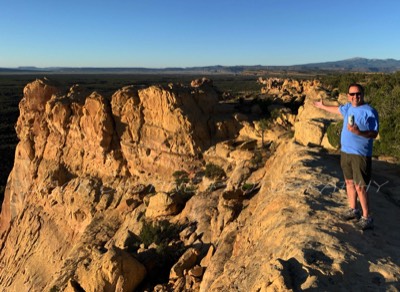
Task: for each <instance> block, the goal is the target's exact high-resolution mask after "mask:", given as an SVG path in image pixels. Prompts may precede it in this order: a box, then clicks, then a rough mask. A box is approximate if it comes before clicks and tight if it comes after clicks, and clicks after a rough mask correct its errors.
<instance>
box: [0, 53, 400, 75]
mask: <svg viewBox="0 0 400 292" xmlns="http://www.w3.org/2000/svg"><path fill="white" fill-rule="evenodd" d="M282 70H288V71H302V72H305V73H307V72H315V71H329V72H330V71H333V72H337V71H344V72H347V71H349V72H365V73H367V72H369V73H372V72H382V73H393V72H396V71H399V70H400V61H399V60H395V59H367V58H361V57H355V58H350V59H346V60H341V61H332V62H321V63H308V64H300V65H289V66H268V65H254V66H245V65H244V66H221V65H215V66H205V67H185V68H180V67H171V68H141V67H44V68H39V67H35V66H21V67H18V68H0V73H27V72H28V73H29V72H47V73H65V74H79V73H86V74H88V73H119V74H121V73H126V74H176V73H179V74H182V73H183V74H200V73H201V74H248V73H251V72H260V71H261V72H262V71H269V72H271V71H272V72H273V71H282Z"/></svg>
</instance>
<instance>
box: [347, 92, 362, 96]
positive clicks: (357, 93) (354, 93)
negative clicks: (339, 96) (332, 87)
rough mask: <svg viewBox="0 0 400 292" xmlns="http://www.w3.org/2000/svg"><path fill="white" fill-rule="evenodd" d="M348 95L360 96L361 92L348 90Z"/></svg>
mask: <svg viewBox="0 0 400 292" xmlns="http://www.w3.org/2000/svg"><path fill="white" fill-rule="evenodd" d="M349 95H350V96H354V95H357V96H361V95H362V93H361V92H351V93H350V92H349Z"/></svg>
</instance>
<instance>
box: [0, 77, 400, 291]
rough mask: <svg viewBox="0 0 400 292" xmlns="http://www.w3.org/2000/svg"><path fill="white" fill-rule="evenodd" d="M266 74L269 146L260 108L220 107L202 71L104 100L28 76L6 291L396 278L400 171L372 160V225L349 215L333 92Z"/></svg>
mask: <svg viewBox="0 0 400 292" xmlns="http://www.w3.org/2000/svg"><path fill="white" fill-rule="evenodd" d="M260 82H263V83H264V84H265V85H266V88H265V89H263V92H264V93H268V94H270V95H271V96H275V104H274V105H273V106H274V109H278V111H279V115H278V116H276V117H275V120H273V121H270V124H269V128H268V129H267V130H266V133H265V137H264V138H265V141H266V142H267V143H266V145H267V147H264V148H263V147H261V129H260V124H259V120H260V119H261V118H262V116H260V115H259V113H260V112H259V111H257V110H252V111H251V112H250V113H249V114H244V113H240V112H238V111H237V109H235V107H232V106H230V105H229V104H222V103H219V99H218V95H217V92H216V90H215V89H214V87H213V85H212V82H211V81H210V80H208V79H205V78H203V79H199V80H194V81H193V82H192V83H191V85H190V86H184V85H176V84H170V85H169V86H168V87H162V86H151V87H148V88H136V87H134V86H127V87H124V88H122V89H120V90H118V91H117V92H115V94H114V95H113V96H112V97H111V98H110V99H108V98H106V97H103V96H101V95H100V94H98V93H96V92H92V93H89V94H86V93H84V91H83V90H81V88H80V87H79V86H73V87H72V88H71V89H70V90H69V91H68V92H67V93H66V94H65V91H63V90H62V89H61V88H59V87H57V86H56V85H54V84H52V83H51V82H50V81H49V80H37V81H35V82H33V83H30V84H28V85H27V86H26V88H25V90H24V97H23V99H22V101H21V103H20V117H19V119H18V123H17V125H16V130H17V134H18V137H19V139H20V142H19V144H18V146H17V149H16V153H15V163H14V168H13V170H12V172H11V174H10V176H9V180H8V184H7V189H6V193H5V199H4V202H3V206H2V212H1V218H0V219H1V220H0V224H1V225H0V230H1V231H0V248H1V251H0V287H1V288H2V290H4V291H49V290H51V291H301V290H306V289H314V290H316V291H317V290H323V291H338V290H339V291H346V290H348V289H350V287H352V289H353V288H354V289H355V290H366V291H369V290H389V291H396V289H397V290H398V289H400V287H399V281H400V261H399V259H400V251H399V250H400V239H399V236H398V235H397V233H396V232H394V231H395V230H396V228H397V223H398V220H399V215H398V214H399V212H398V211H399V203H398V201H397V197H396V196H395V195H396V194H398V193H399V192H398V190H399V187H400V183H399V181H398V168H397V166H396V165H393V164H391V163H389V162H385V161H374V167H375V168H376V169H377V173H378V175H376V176H374V179H373V183H372V184H371V186H370V187H371V189H370V192H371V201H372V206H373V212H374V216H375V219H376V228H375V229H374V230H373V231H369V232H364V233H362V232H360V231H358V230H357V229H356V228H355V227H354V226H353V224H352V223H350V222H342V221H340V219H338V216H337V215H338V214H339V213H340V212H341V211H342V210H343V209H345V208H346V196H345V190H344V188H343V181H342V177H341V171H340V168H339V162H338V157H337V155H336V154H335V153H328V152H326V151H324V150H323V149H322V148H321V147H320V146H321V145H326V144H325V142H324V136H325V129H326V126H327V124H328V123H329V122H330V121H332V120H335V119H336V118H337V117H333V116H330V115H326V114H325V113H323V112H321V111H319V110H317V109H316V108H314V107H313V105H312V102H313V100H316V99H319V98H323V99H325V100H327V101H328V99H329V98H328V94H327V92H326V91H325V90H323V88H322V85H321V84H320V83H319V82H317V81H295V80H276V79H268V80H260ZM292 103H295V104H297V105H301V107H300V108H299V110H298V114H297V115H295V114H294V113H293V112H291V110H290V109H289V108H287V107H285V106H286V105H289V104H292ZM290 131H294V135H292V134H291V133H290ZM308 146H314V147H308ZM315 146H318V147H315ZM210 165H213V166H214V168H215V169H220V170H222V172H223V173H224V174H225V175H220V176H218V177H212V176H211V175H208V174H207V173H206V170H207V167H206V166H210ZM177 171H179V172H180V173H181V175H182V176H181V177H180V178H181V181H180V182H177V180H176V179H175V178H174V174H176V172H177ZM222 172H221V173H222Z"/></svg>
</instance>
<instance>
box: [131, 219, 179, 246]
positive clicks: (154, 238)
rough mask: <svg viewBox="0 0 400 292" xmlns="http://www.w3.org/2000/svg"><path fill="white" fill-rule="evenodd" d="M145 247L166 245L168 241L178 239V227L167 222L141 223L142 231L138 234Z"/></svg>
mask: <svg viewBox="0 0 400 292" xmlns="http://www.w3.org/2000/svg"><path fill="white" fill-rule="evenodd" d="M139 237H140V239H141V240H142V242H143V244H144V245H145V246H149V245H150V244H152V243H155V244H157V245H166V244H168V242H169V241H171V240H173V239H176V238H178V237H179V227H178V226H177V225H174V224H171V223H170V222H169V221H166V220H164V221H157V222H148V221H144V222H143V227H142V230H141V231H140V234H139Z"/></svg>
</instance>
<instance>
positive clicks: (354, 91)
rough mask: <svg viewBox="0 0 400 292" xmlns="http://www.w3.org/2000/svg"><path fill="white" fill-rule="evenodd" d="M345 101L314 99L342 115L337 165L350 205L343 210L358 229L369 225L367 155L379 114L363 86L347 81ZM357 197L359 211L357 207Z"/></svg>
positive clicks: (322, 106)
mask: <svg viewBox="0 0 400 292" xmlns="http://www.w3.org/2000/svg"><path fill="white" fill-rule="evenodd" d="M347 92H348V93H347V98H348V101H349V102H348V103H347V104H345V105H341V106H327V105H324V104H323V103H322V101H317V102H314V105H315V106H316V107H317V108H320V109H323V110H325V111H328V112H331V113H336V114H340V115H342V116H343V118H344V122H343V129H342V134H341V138H340V141H341V154H340V165H341V167H342V170H343V175H344V178H345V182H346V191H347V199H348V203H349V207H350V209H349V210H348V211H347V212H346V213H345V214H343V218H344V219H345V220H352V219H357V220H359V221H358V226H359V227H360V228H361V229H362V230H366V229H372V228H373V219H372V217H371V215H370V212H369V204H368V193H367V186H368V184H369V181H370V179H371V164H372V163H371V162H372V159H371V156H372V144H373V139H375V138H376V137H377V135H378V131H379V118H378V113H377V112H376V110H375V109H374V108H372V107H371V106H370V105H368V104H366V103H365V102H364V88H363V87H362V86H361V85H360V84H357V83H353V84H350V86H349V88H348V91H347ZM357 197H358V199H359V201H360V205H361V208H362V214H361V212H360V210H359V209H358V208H357Z"/></svg>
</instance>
